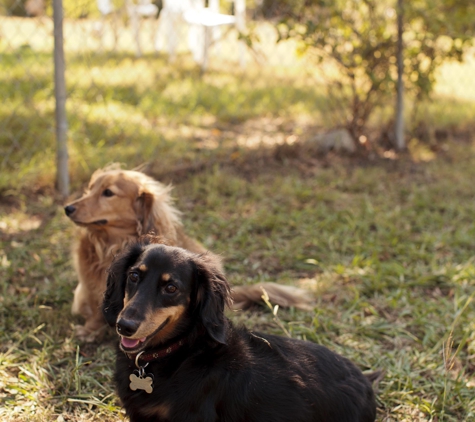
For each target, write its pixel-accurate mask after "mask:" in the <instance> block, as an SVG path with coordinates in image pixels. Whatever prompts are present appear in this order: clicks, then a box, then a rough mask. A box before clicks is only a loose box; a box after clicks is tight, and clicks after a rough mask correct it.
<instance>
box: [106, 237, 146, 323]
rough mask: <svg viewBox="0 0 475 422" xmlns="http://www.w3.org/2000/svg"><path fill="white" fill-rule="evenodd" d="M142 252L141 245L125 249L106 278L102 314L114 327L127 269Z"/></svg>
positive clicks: (120, 304)
mask: <svg viewBox="0 0 475 422" xmlns="http://www.w3.org/2000/svg"><path fill="white" fill-rule="evenodd" d="M142 252H143V245H142V244H141V243H134V244H133V245H130V246H128V247H126V249H125V250H124V251H123V252H122V253H121V254H119V255H118V256H117V257H116V258H115V259H114V261H113V262H112V265H111V267H110V268H109V271H108V276H107V288H106V291H105V293H104V301H103V302H102V313H103V315H104V317H105V319H106V321H107V323H108V324H109V325H110V326H111V327H114V326H115V324H116V322H117V317H118V315H119V313H120V311H121V310H122V308H123V307H124V295H125V285H126V281H127V269H128V268H129V267H131V266H132V265H133V264H134V262H136V261H137V259H138V258H139V256H140V255H141V254H142Z"/></svg>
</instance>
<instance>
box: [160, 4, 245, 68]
mask: <svg viewBox="0 0 475 422" xmlns="http://www.w3.org/2000/svg"><path fill="white" fill-rule="evenodd" d="M208 4H209V7H204V5H205V2H204V0H163V9H162V11H161V13H160V22H159V25H160V30H159V32H160V36H161V37H162V38H165V39H166V40H167V42H168V54H169V57H170V60H174V58H175V56H176V50H177V48H178V43H179V40H180V38H181V37H182V36H183V35H184V34H183V31H182V28H183V24H185V25H186V26H188V47H189V49H190V50H191V52H192V54H193V58H194V60H195V61H196V62H197V63H199V64H200V65H201V69H202V70H203V71H205V70H206V69H207V68H208V61H209V49H210V47H211V45H212V44H213V42H216V41H218V40H219V38H220V36H221V33H220V28H221V27H222V26H225V25H230V26H234V27H236V29H237V30H238V31H239V32H244V30H245V22H246V19H245V15H246V1H245V0H234V12H235V13H234V15H229V14H224V13H220V12H219V0H209V1H208ZM239 49H240V52H239V56H240V59H239V62H240V64H241V66H242V67H243V66H244V65H245V48H244V45H243V44H242V43H240V46H239Z"/></svg>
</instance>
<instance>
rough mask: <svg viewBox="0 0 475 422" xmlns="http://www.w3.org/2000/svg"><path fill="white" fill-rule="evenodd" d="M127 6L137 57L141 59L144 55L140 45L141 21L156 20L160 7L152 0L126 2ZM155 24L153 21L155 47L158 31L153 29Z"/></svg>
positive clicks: (152, 33)
mask: <svg viewBox="0 0 475 422" xmlns="http://www.w3.org/2000/svg"><path fill="white" fill-rule="evenodd" d="M125 6H126V8H127V14H128V15H129V19H130V25H131V27H132V32H133V33H134V38H135V47H136V55H137V57H140V56H141V55H142V47H141V43H140V24H141V20H142V18H150V19H156V18H157V15H158V7H157V6H156V5H155V4H153V3H152V1H151V0H137V2H134V1H133V0H126V1H125ZM154 23H155V22H154V21H152V29H151V37H152V43H153V45H154V46H155V36H156V30H155V29H154V28H153V26H154V25H153V24H154Z"/></svg>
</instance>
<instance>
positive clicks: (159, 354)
mask: <svg viewBox="0 0 475 422" xmlns="http://www.w3.org/2000/svg"><path fill="white" fill-rule="evenodd" d="M185 343H186V339H182V340H180V341H177V342H176V343H173V344H172V345H170V346H168V347H167V348H164V349H155V350H152V351H150V352H145V351H144V350H143V351H141V352H140V353H137V354H133V353H126V355H127V357H128V358H129V359H131V360H134V361H135V363H137V362H138V361H143V362H153V361H154V360H157V359H161V358H164V357H165V356H168V355H170V354H172V353H173V352H175V351H177V350H178V349H179V348H180V347H181V346H183V345H184V344H185Z"/></svg>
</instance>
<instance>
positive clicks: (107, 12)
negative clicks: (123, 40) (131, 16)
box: [94, 0, 118, 50]
mask: <svg viewBox="0 0 475 422" xmlns="http://www.w3.org/2000/svg"><path fill="white" fill-rule="evenodd" d="M96 5H97V9H98V10H99V12H100V14H101V17H102V21H101V22H100V23H99V22H97V24H95V25H94V30H95V31H96V32H97V34H98V36H99V37H100V38H101V44H102V42H103V39H102V37H103V35H104V27H105V21H106V19H108V18H110V19H111V27H112V33H113V36H114V50H115V49H116V48H117V39H118V35H117V19H118V16H117V15H118V10H116V9H115V8H114V5H113V4H112V1H111V0H96Z"/></svg>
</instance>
